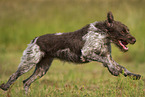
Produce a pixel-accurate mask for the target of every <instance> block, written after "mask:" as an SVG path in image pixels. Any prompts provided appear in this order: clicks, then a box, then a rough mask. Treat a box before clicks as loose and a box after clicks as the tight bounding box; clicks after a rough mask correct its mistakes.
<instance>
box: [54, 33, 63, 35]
mask: <svg viewBox="0 0 145 97" xmlns="http://www.w3.org/2000/svg"><path fill="white" fill-rule="evenodd" d="M62 34H63V33H55V35H62Z"/></svg>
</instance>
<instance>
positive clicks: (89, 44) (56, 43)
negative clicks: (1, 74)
mask: <svg viewBox="0 0 145 97" xmlns="http://www.w3.org/2000/svg"><path fill="white" fill-rule="evenodd" d="M111 41H113V43H115V44H116V45H117V46H118V47H119V48H120V49H121V50H122V51H127V50H128V49H124V47H122V46H121V45H120V43H119V42H120V41H125V42H126V43H130V44H134V43H135V41H136V40H135V38H134V37H133V36H132V35H131V34H130V33H129V29H128V28H127V26H125V25H124V24H122V23H121V22H119V21H115V20H114V19H113V15H112V13H111V12H109V13H108V14H107V20H105V21H103V22H94V23H90V24H88V25H86V26H85V27H83V28H82V29H80V30H77V31H74V32H69V33H56V34H46V35H42V36H39V37H37V38H35V39H34V40H32V42H31V43H30V44H29V45H28V47H27V48H26V50H25V51H24V53H23V57H22V60H21V63H20V65H19V67H18V70H17V71H16V72H15V73H13V74H12V75H11V76H10V78H9V80H8V82H7V83H6V84H4V83H3V84H1V86H0V88H1V89H3V90H7V89H9V87H10V85H11V84H13V83H14V81H15V80H16V79H17V78H18V77H19V76H21V75H22V74H24V73H26V72H28V71H29V70H30V69H31V68H32V67H33V66H36V67H35V71H34V73H33V74H32V75H31V76H30V77H29V78H27V79H26V80H24V81H23V83H24V89H25V92H26V93H28V89H29V86H30V85H31V83H32V82H34V81H35V80H36V79H38V78H41V77H42V76H44V75H45V74H46V72H47V71H48V70H49V67H50V66H51V63H52V61H53V59H54V58H58V59H60V60H63V61H68V62H73V63H87V62H91V61H98V62H101V63H103V65H104V66H105V67H107V68H108V70H109V72H110V73H111V74H112V75H115V76H118V75H119V74H120V73H121V74H122V73H123V75H124V76H132V77H133V78H134V79H140V77H141V75H139V74H133V73H131V72H130V71H128V70H127V69H126V68H125V67H123V66H121V65H119V64H118V63H117V62H115V61H114V60H113V59H112V56H111ZM122 45H123V44H122Z"/></svg>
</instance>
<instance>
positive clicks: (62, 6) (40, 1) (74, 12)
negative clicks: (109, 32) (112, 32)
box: [0, 0, 145, 97]
mask: <svg viewBox="0 0 145 97" xmlns="http://www.w3.org/2000/svg"><path fill="white" fill-rule="evenodd" d="M144 4H145V2H144V1H143V0H121V1H119V0H108V1H105V0H84V1H81V0H29V1H26V0H13V1H11V0H0V12H1V13H0V21H1V22H0V83H2V82H6V81H7V80H8V78H9V76H10V75H11V74H12V73H13V72H15V71H16V70H17V67H18V64H19V62H20V57H21V55H22V51H23V50H24V49H25V48H26V46H27V44H28V43H29V42H30V41H31V40H32V39H33V38H35V37H36V36H39V35H43V34H46V33H55V32H70V31H74V30H77V29H80V28H81V27H83V26H85V25H86V24H88V23H91V22H94V21H101V20H104V19H106V13H107V12H108V11H112V12H113V14H114V18H115V19H116V20H119V21H121V22H123V23H124V24H126V25H127V26H128V27H129V28H130V31H131V34H132V35H134V36H135V37H136V39H137V42H136V44H135V45H129V47H130V49H129V51H128V52H127V53H122V52H120V50H118V48H116V47H115V46H114V45H113V47H112V55H113V58H114V59H115V60H116V61H117V62H119V63H120V64H121V65H123V66H125V67H126V68H127V69H128V70H130V71H132V72H134V73H139V74H141V75H142V76H143V77H142V78H141V80H138V81H134V80H131V79H129V78H125V77H124V76H122V75H120V76H119V77H114V76H112V75H111V74H110V73H109V72H108V70H107V68H104V67H103V66H102V65H101V64H100V63H97V62H91V63H89V64H83V65H74V64H71V63H63V62H60V61H59V60H55V61H54V62H53V65H52V66H51V68H50V70H49V71H48V73H47V74H46V75H45V76H44V77H43V78H41V79H40V80H37V81H36V82H35V83H34V84H32V86H31V88H30V91H31V92H30V94H29V95H28V97H85V96H86V97H144V95H145V88H144V87H145V79H144V76H145V72H144V68H145V60H144V58H145V55H144V54H145V39H144V37H145V34H144V31H145V27H144V26H145V19H144V15H145V13H144V8H145V7H144ZM33 70H34V69H33ZM33 70H31V71H30V72H28V73H26V74H24V75H23V76H21V77H20V78H19V79H18V80H17V81H16V82H15V83H14V85H13V86H12V88H11V89H10V90H9V91H7V92H4V91H2V90H0V97H5V96H7V97H26V95H24V91H23V84H22V81H23V80H24V79H26V78H27V77H29V76H30V75H31V74H32V72H33Z"/></svg>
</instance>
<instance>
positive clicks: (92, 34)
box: [81, 22, 110, 56]
mask: <svg viewBox="0 0 145 97" xmlns="http://www.w3.org/2000/svg"><path fill="white" fill-rule="evenodd" d="M98 23H99V22H94V23H91V24H90V26H89V28H88V33H87V34H85V35H84V36H83V37H82V39H83V40H84V41H85V44H84V47H83V48H82V50H81V51H82V54H83V55H84V56H86V55H87V56H89V52H88V51H90V50H89V49H93V51H94V52H97V53H99V54H100V53H102V54H105V53H106V52H108V47H109V46H108V45H110V40H109V39H108V38H107V33H106V32H104V31H102V29H99V28H97V27H96V25H98ZM90 56H91V55H90Z"/></svg>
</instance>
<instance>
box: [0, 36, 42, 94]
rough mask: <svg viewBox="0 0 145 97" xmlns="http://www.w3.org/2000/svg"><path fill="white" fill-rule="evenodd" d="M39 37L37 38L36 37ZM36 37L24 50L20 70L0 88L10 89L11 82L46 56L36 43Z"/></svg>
mask: <svg viewBox="0 0 145 97" xmlns="http://www.w3.org/2000/svg"><path fill="white" fill-rule="evenodd" d="M36 39H37V38H36ZM36 39H35V40H34V41H32V42H31V43H30V44H29V46H28V47H27V49H26V50H25V51H24V52H23V56H22V59H21V63H20V64H19V67H18V70H17V71H16V72H15V73H13V74H12V75H11V76H10V78H9V80H8V82H7V83H6V84H4V83H3V84H1V85H0V88H1V89H3V90H5V91H6V90H8V89H9V87H10V86H11V84H13V83H14V82H15V81H16V79H17V78H18V77H19V76H21V75H22V74H24V73H26V72H28V71H29V70H30V69H31V68H32V67H33V66H34V65H36V64H37V63H38V62H39V61H40V60H41V59H42V57H43V56H44V52H42V51H41V50H40V48H39V46H38V45H37V44H35V42H36Z"/></svg>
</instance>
